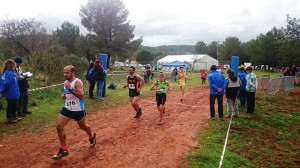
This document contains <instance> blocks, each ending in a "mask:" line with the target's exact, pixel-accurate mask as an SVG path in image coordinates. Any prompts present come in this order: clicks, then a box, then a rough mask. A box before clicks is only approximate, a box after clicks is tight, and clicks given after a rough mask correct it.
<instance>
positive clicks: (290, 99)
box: [186, 90, 300, 167]
mask: <svg viewBox="0 0 300 168" xmlns="http://www.w3.org/2000/svg"><path fill="white" fill-rule="evenodd" d="M256 95H257V98H256V109H255V113H254V114H251V115H250V114H246V113H245V111H246V109H245V108H241V109H239V111H240V118H239V119H233V121H232V124H231V130H230V134H229V139H228V144H227V149H226V153H225V157H224V162H223V167H299V166H300V163H299V158H300V153H299V149H300V141H299V136H300V106H299V105H300V103H298V102H297V101H295V100H298V99H299V98H300V91H299V90H298V91H297V92H296V93H294V94H293V95H290V96H286V95H283V94H278V95H273V96H270V97H268V98H264V94H263V93H262V92H258V93H257V94H256ZM228 124H229V120H226V122H220V121H212V122H210V127H209V128H208V129H207V130H206V131H205V132H203V133H201V134H200V135H199V147H198V148H199V149H198V150H197V151H196V152H195V153H193V154H190V155H188V156H187V158H186V160H187V161H188V163H189V166H190V167H218V164H219V161H220V156H221V151H222V148H223V144H224V140H225V136H226V131H227V127H228Z"/></svg>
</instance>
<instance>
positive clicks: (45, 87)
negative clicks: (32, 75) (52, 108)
mask: <svg viewBox="0 0 300 168" xmlns="http://www.w3.org/2000/svg"><path fill="white" fill-rule="evenodd" d="M63 84H64V83H59V84H55V85H50V86H44V87H40V88H35V89H29V90H28V92H33V91H37V90H44V89H48V88H51V87H55V86H60V85H63Z"/></svg>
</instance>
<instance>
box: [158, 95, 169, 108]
mask: <svg viewBox="0 0 300 168" xmlns="http://www.w3.org/2000/svg"><path fill="white" fill-rule="evenodd" d="M166 100H167V95H166V94H165V93H162V94H156V104H157V106H160V105H161V104H162V105H165V102H166Z"/></svg>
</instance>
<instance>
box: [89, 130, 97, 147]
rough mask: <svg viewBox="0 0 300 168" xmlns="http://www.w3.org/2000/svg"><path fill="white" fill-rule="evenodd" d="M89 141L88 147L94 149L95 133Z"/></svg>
mask: <svg viewBox="0 0 300 168" xmlns="http://www.w3.org/2000/svg"><path fill="white" fill-rule="evenodd" d="M89 141H90V147H91V148H92V147H94V146H95V145H96V133H93V138H92V139H89Z"/></svg>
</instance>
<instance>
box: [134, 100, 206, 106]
mask: <svg viewBox="0 0 300 168" xmlns="http://www.w3.org/2000/svg"><path fill="white" fill-rule="evenodd" d="M140 100H141V101H144V102H148V103H155V104H156V102H154V101H149V100H144V99H141V98H140ZM167 104H174V105H181V106H188V107H209V106H193V105H188V104H182V103H169V102H168V103H167Z"/></svg>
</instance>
